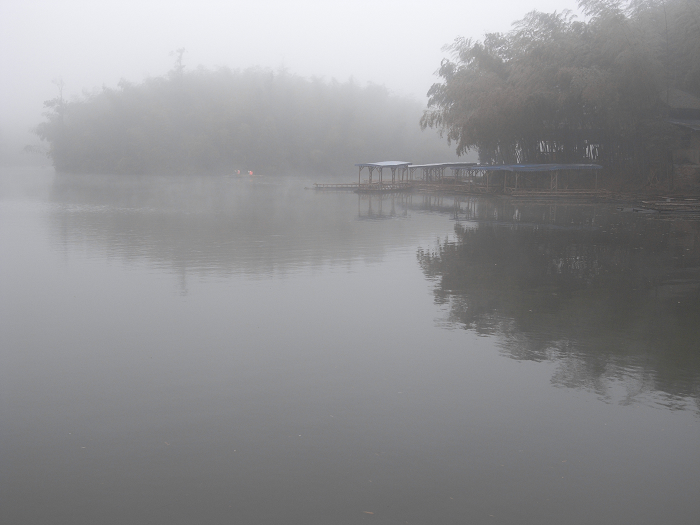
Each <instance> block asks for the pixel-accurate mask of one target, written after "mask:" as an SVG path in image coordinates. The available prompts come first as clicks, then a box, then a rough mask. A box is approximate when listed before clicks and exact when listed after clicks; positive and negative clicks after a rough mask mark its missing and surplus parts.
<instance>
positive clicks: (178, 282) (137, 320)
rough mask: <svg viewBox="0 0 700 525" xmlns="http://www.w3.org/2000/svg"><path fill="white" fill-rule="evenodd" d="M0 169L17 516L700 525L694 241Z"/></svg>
mask: <svg viewBox="0 0 700 525" xmlns="http://www.w3.org/2000/svg"><path fill="white" fill-rule="evenodd" d="M311 183H312V181H310V180H303V179H279V178H256V179H252V180H244V179H237V178H228V177H107V176H93V177H91V176H77V175H57V174H54V173H53V171H52V170H38V169H22V170H8V169H5V170H4V171H2V172H0V473H1V476H0V517H2V522H3V523H8V524H47V523H60V524H78V525H82V524H94V523H100V524H124V523H129V524H168V525H177V524H193V523H196V524H221V523H242V524H278V523H279V524H311V525H313V524H355V523H377V524H405V523H409V524H428V523H430V524H433V523H439V524H456V523H465V524H467V523H468V524H480V523H486V524H518V525H520V524H627V523H629V524H635V525H638V524H659V523H673V524H689V525H690V524H693V525H697V524H698V523H700V401H699V400H700V224H699V223H698V222H691V221H682V220H663V219H661V218H659V217H657V216H652V215H640V214H638V213H632V212H625V211H619V210H617V209H616V207H615V206H614V205H608V204H596V205H592V204H589V205H582V204H568V205H567V204H562V203H559V204H556V205H550V204H542V205H535V204H524V203H522V202H520V203H518V202H513V201H509V200H505V199H494V200H485V199H467V198H464V199H462V200H461V201H455V200H454V199H452V198H448V197H444V198H438V197H435V196H424V195H412V196H407V195H401V196H384V197H383V198H381V199H380V198H379V197H373V198H368V197H360V196H358V195H355V194H352V193H320V192H315V191H313V190H307V189H305V187H309V186H311Z"/></svg>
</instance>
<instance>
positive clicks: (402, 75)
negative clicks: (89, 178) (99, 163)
mask: <svg viewBox="0 0 700 525" xmlns="http://www.w3.org/2000/svg"><path fill="white" fill-rule="evenodd" d="M429 9H430V11H428V7H427V6H426V4H425V3H424V2H416V1H404V2H398V1H394V0H391V1H382V2H368V1H365V0H358V1H355V2H333V3H330V2H318V1H313V0H294V1H287V2H282V1H279V0H262V1H259V2H251V1H248V0H245V1H239V2H233V3H223V2H217V1H204V2H197V3H194V2H191V1H189V0H184V1H177V2H168V3H166V2H162V1H147V2H138V3H136V2H131V1H126V2H116V1H114V0H106V1H102V2H99V3H95V2H86V1H80V0H70V1H64V2H57V1H36V2H31V3H27V2H20V1H17V0H8V1H6V2H3V4H2V5H1V6H0V63H1V64H2V68H3V73H4V74H3V75H2V80H0V89H1V90H2V93H3V95H4V96H3V97H2V98H1V100H2V103H1V106H0V141H1V142H2V143H5V144H6V145H8V146H11V147H15V146H16V145H14V144H11V143H12V142H13V141H17V140H18V139H20V137H21V136H22V135H24V136H26V137H27V138H31V134H30V132H29V130H30V128H32V127H33V126H35V125H36V124H37V123H38V122H39V121H40V120H41V113H42V111H43V101H44V100H47V99H50V98H53V97H55V96H56V95H57V88H56V85H54V83H53V82H52V81H53V80H54V79H56V78H59V77H60V78H62V80H63V82H64V84H65V88H64V97H65V98H67V99H69V100H70V99H74V98H76V97H79V96H80V95H81V94H82V93H84V92H86V91H87V92H89V91H92V90H94V89H99V88H101V87H102V86H106V87H110V88H112V87H116V86H117V83H118V82H119V80H120V79H126V80H128V81H130V82H136V83H138V82H141V81H143V80H144V79H146V78H148V77H156V76H160V75H163V74H164V73H165V72H167V71H168V70H169V69H170V68H171V67H172V65H173V63H174V56H172V52H173V51H174V50H175V49H178V48H185V49H186V53H185V55H184V63H185V66H186V68H187V69H195V68H197V67H199V66H202V67H206V68H216V67H220V66H225V67H229V68H231V69H239V68H240V69H245V68H248V67H253V66H259V67H264V68H271V69H274V70H278V69H280V68H283V69H285V70H287V71H289V72H290V73H292V74H296V75H300V76H302V77H307V78H308V77H320V78H323V79H325V80H331V79H336V80H338V81H340V82H344V81H347V80H348V79H350V78H352V79H353V80H354V81H356V82H357V83H358V84H360V85H366V84H368V83H373V84H379V85H384V86H385V87H386V88H388V89H389V90H390V91H392V92H393V93H396V94H398V95H403V96H408V97H411V98H415V99H416V100H418V101H420V102H425V100H426V98H425V94H426V92H427V90H428V88H429V87H430V85H431V84H432V83H434V82H435V81H436V80H437V78H436V77H435V76H434V73H435V71H436V69H437V68H438V67H439V65H440V60H441V59H442V58H443V57H444V56H445V53H444V52H443V51H442V50H441V48H442V47H443V46H444V45H446V44H448V43H450V42H452V41H453V40H454V39H455V38H456V37H458V36H465V37H472V38H476V39H480V38H482V37H483V35H484V34H485V33H489V32H503V31H507V30H508V29H509V28H510V27H511V24H512V23H513V22H514V21H516V20H519V19H521V18H522V17H523V15H524V14H526V13H527V12H529V11H532V10H533V9H538V10H540V11H545V12H552V11H562V10H564V9H571V10H572V11H574V12H576V2H575V0H532V2H516V1H514V0H496V1H494V2H490V3H488V4H487V5H480V6H478V7H475V6H473V5H470V4H469V3H464V2H455V1H446V0H436V1H434V2H431V3H430V4H429ZM416 125H417V124H416ZM2 149H6V148H5V147H3V148H2Z"/></svg>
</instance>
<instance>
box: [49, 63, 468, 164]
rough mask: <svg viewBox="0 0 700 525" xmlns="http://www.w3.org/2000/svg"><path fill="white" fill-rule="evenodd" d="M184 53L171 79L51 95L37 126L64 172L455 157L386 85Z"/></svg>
mask: <svg viewBox="0 0 700 525" xmlns="http://www.w3.org/2000/svg"><path fill="white" fill-rule="evenodd" d="M180 51H182V50H180ZM181 58H182V53H180V59H179V60H178V62H177V63H176V66H175V67H174V68H173V70H172V71H170V72H169V73H168V74H167V75H165V76H163V77H158V78H151V79H148V80H146V81H144V82H142V83H140V84H132V83H129V82H126V81H122V82H120V83H119V87H118V88H117V89H108V88H103V89H102V90H101V91H99V92H95V93H93V94H85V95H84V96H83V97H82V98H80V99H79V100H75V101H70V102H69V101H66V100H64V98H63V97H62V96H59V97H57V98H55V99H53V100H49V101H47V102H45V106H46V108H47V112H46V113H45V117H46V118H45V121H44V122H42V123H41V124H40V125H39V126H38V127H37V133H38V135H39V136H40V137H41V138H42V139H43V140H46V141H48V143H49V148H50V149H49V155H50V157H51V158H52V159H53V162H54V165H55V167H56V168H57V169H58V170H60V171H70V172H95V173H154V172H161V173H162V172H168V171H176V172H186V171H198V172H201V171H213V172H235V171H236V170H241V172H247V171H249V170H252V171H254V172H255V173H266V174H279V173H282V174H284V173H290V172H302V171H303V172H309V171H310V172H314V173H327V174H337V173H341V172H345V173H347V171H348V170H349V169H351V168H352V166H353V165H354V164H355V163H358V162H373V161H377V160H394V159H396V160H404V159H405V160H407V161H412V162H421V161H422V162H428V161H433V162H434V161H436V160H441V159H442V158H443V157H445V156H446V155H452V156H454V153H451V152H450V149H449V147H448V146H447V145H446V144H444V142H443V141H441V140H440V139H439V137H438V136H437V134H426V133H422V132H421V130H420V127H419V126H418V122H419V120H420V117H421V114H422V111H423V107H422V106H421V104H419V103H418V102H417V101H413V100H409V99H406V98H402V97H399V96H395V95H392V94H391V93H389V92H388V91H387V89H385V88H384V87H380V86H376V85H369V86H367V87H361V86H358V85H357V84H356V83H354V82H352V81H348V82H345V83H339V82H336V81H331V82H325V81H322V80H319V79H305V78H302V77H299V76H296V75H293V74H290V73H286V72H273V71H271V70H268V69H259V68H253V69H248V70H244V71H239V70H230V69H226V68H222V69H218V70H215V71H211V70H207V69H203V68H200V69H197V70H194V71H185V70H184V68H183V67H182V61H181Z"/></svg>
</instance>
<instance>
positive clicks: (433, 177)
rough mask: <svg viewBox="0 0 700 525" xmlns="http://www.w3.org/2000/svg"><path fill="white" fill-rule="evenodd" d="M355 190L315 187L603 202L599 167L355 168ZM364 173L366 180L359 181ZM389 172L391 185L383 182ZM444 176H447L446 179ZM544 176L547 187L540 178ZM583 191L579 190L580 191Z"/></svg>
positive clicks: (394, 164) (399, 164)
mask: <svg viewBox="0 0 700 525" xmlns="http://www.w3.org/2000/svg"><path fill="white" fill-rule="evenodd" d="M356 166H357V167H358V168H359V169H358V177H357V184H314V187H315V188H316V189H318V190H333V191H354V192H357V193H394V192H407V191H419V192H427V193H451V194H465V195H493V194H499V195H508V196H513V197H520V198H527V197H530V198H537V199H542V198H601V197H602V198H604V197H606V196H609V194H608V192H606V191H601V190H598V171H599V170H600V169H602V166H600V165H598V164H499V165H489V164H477V163H475V162H444V163H434V164H411V163H410V162H405V161H382V162H366V163H361V164H356ZM365 169H367V171H368V178H366V179H364V180H363V179H362V172H363V170H365ZM384 170H389V171H390V172H391V182H389V181H388V180H386V181H385V180H384ZM448 170H449V171H450V172H451V173H450V174H448ZM544 174H548V175H549V180H548V181H547V180H546V179H545V178H544V177H543V175H544ZM581 186H583V187H581Z"/></svg>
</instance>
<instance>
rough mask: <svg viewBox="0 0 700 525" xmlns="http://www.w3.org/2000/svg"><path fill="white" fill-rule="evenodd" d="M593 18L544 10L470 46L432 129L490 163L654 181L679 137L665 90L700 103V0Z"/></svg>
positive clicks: (635, 6) (586, 3)
mask: <svg viewBox="0 0 700 525" xmlns="http://www.w3.org/2000/svg"><path fill="white" fill-rule="evenodd" d="M579 7H580V8H581V9H582V11H583V13H584V14H585V15H586V21H576V20H575V18H574V17H573V16H571V14H570V13H569V12H567V11H565V12H563V13H553V14H545V13H540V12H536V11H533V12H531V13H529V14H528V15H527V16H526V17H525V18H524V19H523V20H521V21H519V22H516V23H515V24H514V28H513V30H512V31H510V32H509V33H507V34H501V33H494V34H487V35H486V36H485V37H484V39H483V41H473V40H470V39H466V38H458V39H456V40H455V41H454V43H453V44H452V45H450V46H448V47H447V48H446V49H447V50H449V51H450V52H451V59H445V60H443V62H442V66H441V68H440V70H439V76H440V77H441V78H442V80H441V82H440V83H437V84H434V85H433V87H432V88H431V89H430V91H429V93H428V95H429V97H430V101H429V110H428V111H427V112H426V113H425V115H424V117H423V118H422V120H421V124H422V126H423V127H424V128H425V127H434V128H437V129H439V130H441V131H442V132H443V133H445V134H446V135H447V138H448V140H449V141H450V142H453V143H455V144H456V147H457V151H458V153H459V152H465V151H467V150H468V149H477V150H478V152H479V156H480V160H481V162H486V163H504V162H505V163H514V162H582V161H595V162H599V163H601V164H603V165H605V166H606V167H607V168H610V169H612V170H615V171H617V172H622V173H634V174H637V175H641V176H649V173H652V174H653V172H654V171H660V170H664V169H667V166H668V162H669V158H670V153H669V151H670V150H671V149H673V147H677V141H678V133H679V132H678V130H677V128H675V127H674V126H673V125H671V124H668V123H667V122H665V121H664V119H663V114H664V102H665V100H664V99H665V98H666V97H665V96H664V93H665V92H667V90H668V88H677V89H682V90H684V91H687V92H689V93H691V94H695V95H696V96H697V95H700V2H698V0H665V1H660V0H581V1H579Z"/></svg>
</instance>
